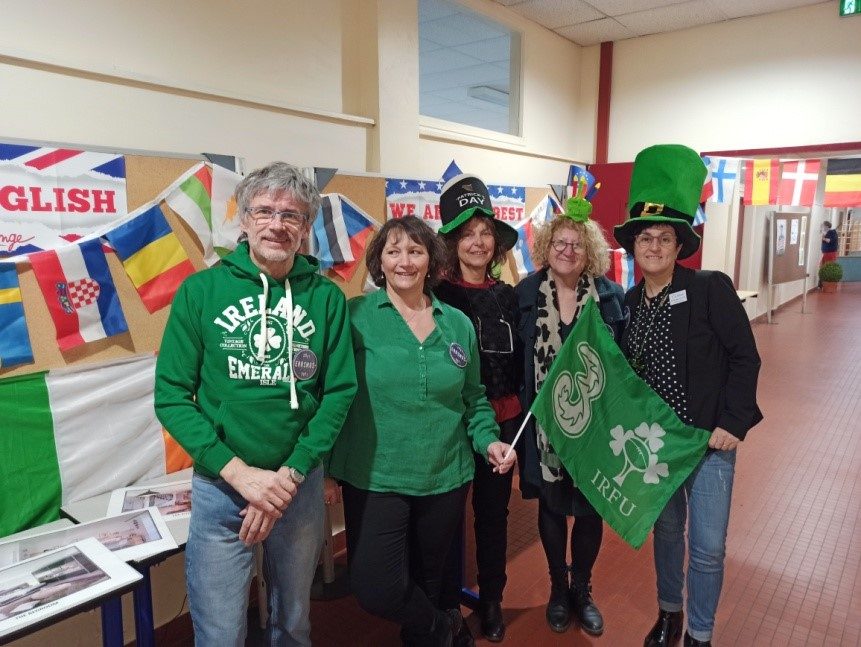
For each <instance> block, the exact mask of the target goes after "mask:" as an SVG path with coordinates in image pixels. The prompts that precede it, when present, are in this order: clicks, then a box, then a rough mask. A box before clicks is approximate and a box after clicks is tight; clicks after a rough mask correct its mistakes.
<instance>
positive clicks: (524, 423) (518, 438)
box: [502, 411, 532, 463]
mask: <svg viewBox="0 0 861 647" xmlns="http://www.w3.org/2000/svg"><path fill="white" fill-rule="evenodd" d="M531 415H532V412H531V411H527V412H526V417H524V418H523V422H522V423H521V424H520V429H518V430H517V434H516V435H515V436H514V440H512V441H511V445H510V446H509V447H508V451H507V452H505V458H503V459H502V462H503V463H504V462H505V461H507V460H508V457H509V456H511V452H513V451H514V446H515V445H516V444H517V441H518V440H520V435H521V434H522V433H523V429H524V428H525V427H526V423H527V422H528V421H529V416H531Z"/></svg>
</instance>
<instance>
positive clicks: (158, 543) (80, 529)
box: [0, 508, 177, 568]
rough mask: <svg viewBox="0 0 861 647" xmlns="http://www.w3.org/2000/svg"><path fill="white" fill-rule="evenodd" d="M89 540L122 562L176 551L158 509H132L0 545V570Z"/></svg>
mask: <svg viewBox="0 0 861 647" xmlns="http://www.w3.org/2000/svg"><path fill="white" fill-rule="evenodd" d="M90 537H93V538H95V539H98V540H99V542H101V544H102V545H103V546H104V547H105V548H107V549H108V550H110V551H111V552H112V553H114V554H115V555H116V556H117V557H118V558H119V559H121V560H123V561H124V562H127V561H131V560H141V559H145V558H147V557H152V556H154V555H159V554H161V553H165V552H168V551H171V550H174V549H176V547H177V545H176V542H175V541H174V539H173V536H172V535H171V534H170V530H168V527H167V524H166V523H165V522H164V519H163V518H162V516H161V513H160V512H159V511H158V508H144V509H143V510H132V511H131V512H126V513H123V514H120V515H117V516H115V517H105V518H104V519H97V520H96V521H90V522H88V523H82V524H80V525H77V526H72V527H70V528H62V529H60V530H53V531H47V532H44V533H41V534H37V535H30V536H29V537H24V538H22V539H15V540H11V541H6V542H0V568H2V567H4V566H9V565H11V564H16V563H18V562H20V561H23V560H25V559H29V558H31V557H36V556H37V555H41V554H42V553H45V552H47V551H49V550H56V549H57V548H62V547H64V546H68V545H69V544H73V543H75V542H76V541H81V540H82V539H88V538H90Z"/></svg>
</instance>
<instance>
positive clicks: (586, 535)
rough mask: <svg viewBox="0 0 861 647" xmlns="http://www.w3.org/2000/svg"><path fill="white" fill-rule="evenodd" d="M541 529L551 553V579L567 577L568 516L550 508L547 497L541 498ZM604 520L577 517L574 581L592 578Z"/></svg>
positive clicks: (573, 538)
mask: <svg viewBox="0 0 861 647" xmlns="http://www.w3.org/2000/svg"><path fill="white" fill-rule="evenodd" d="M538 533H539V535H540V536H541V545H542V547H543V548H544V554H545V555H546V557H547V566H548V568H549V570H550V579H551V581H553V582H558V583H561V582H563V581H567V578H566V575H567V571H568V562H567V561H566V559H565V552H566V549H567V543H568V542H567V541H565V540H566V539H567V537H568V518H567V516H566V515H564V514H558V513H556V512H553V511H552V510H550V509H549V508H548V507H547V505H546V504H545V502H544V499H543V498H539V500H538ZM603 535H604V524H603V522H602V520H601V517H599V516H598V515H583V516H580V515H578V516H575V517H574V526H573V527H572V528H571V583H572V584H575V585H586V584H588V583H589V580H591V579H592V567H593V566H594V565H595V560H597V559H598V551H599V550H601V540H602V538H603Z"/></svg>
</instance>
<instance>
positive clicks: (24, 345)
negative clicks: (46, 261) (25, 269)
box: [0, 263, 33, 368]
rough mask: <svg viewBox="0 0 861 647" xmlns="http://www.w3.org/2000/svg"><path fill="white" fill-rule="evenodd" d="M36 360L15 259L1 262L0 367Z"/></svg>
mask: <svg viewBox="0 0 861 647" xmlns="http://www.w3.org/2000/svg"><path fill="white" fill-rule="evenodd" d="M32 361H33V348H32V346H31V345H30V335H29V334H28V333H27V321H26V319H25V318H24V303H23V302H22V300H21V288H20V286H19V285H18V270H17V268H16V267H15V264H14V263H0V368H7V367H9V366H15V365H16V364H27V363H28V362H32Z"/></svg>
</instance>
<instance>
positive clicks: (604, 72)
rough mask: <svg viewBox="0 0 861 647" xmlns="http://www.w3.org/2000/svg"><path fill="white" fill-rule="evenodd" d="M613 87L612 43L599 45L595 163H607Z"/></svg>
mask: <svg viewBox="0 0 861 647" xmlns="http://www.w3.org/2000/svg"><path fill="white" fill-rule="evenodd" d="M612 85H613V42H612V41H608V42H604V43H601V62H600V67H599V72H598V118H597V124H596V127H595V163H596V164H606V163H607V151H608V150H609V146H610V88H611V86H612Z"/></svg>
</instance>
